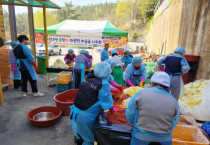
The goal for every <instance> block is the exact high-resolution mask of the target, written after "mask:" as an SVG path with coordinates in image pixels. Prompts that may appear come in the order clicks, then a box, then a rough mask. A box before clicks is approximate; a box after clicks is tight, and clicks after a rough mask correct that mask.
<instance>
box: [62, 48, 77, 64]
mask: <svg viewBox="0 0 210 145" xmlns="http://www.w3.org/2000/svg"><path fill="white" fill-rule="evenodd" d="M75 58H76V55H75V54H74V50H73V49H69V50H68V53H67V54H66V56H65V57H64V61H65V62H66V64H67V65H69V66H71V64H72V63H74V62H75Z"/></svg>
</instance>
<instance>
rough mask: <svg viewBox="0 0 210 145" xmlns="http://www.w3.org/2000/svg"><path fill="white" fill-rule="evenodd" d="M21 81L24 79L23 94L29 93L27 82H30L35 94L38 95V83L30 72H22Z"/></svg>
mask: <svg viewBox="0 0 210 145" xmlns="http://www.w3.org/2000/svg"><path fill="white" fill-rule="evenodd" d="M21 79H22V91H23V92H28V91H27V82H28V81H29V83H30V85H31V89H32V92H33V93H37V92H38V90H37V81H36V80H33V79H32V77H31V75H30V73H29V72H28V71H21Z"/></svg>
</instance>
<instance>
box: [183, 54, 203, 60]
mask: <svg viewBox="0 0 210 145" xmlns="http://www.w3.org/2000/svg"><path fill="white" fill-rule="evenodd" d="M183 57H185V58H186V60H187V61H198V59H199V56H198V55H191V54H183Z"/></svg>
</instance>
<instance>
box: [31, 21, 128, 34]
mask: <svg viewBox="0 0 210 145" xmlns="http://www.w3.org/2000/svg"><path fill="white" fill-rule="evenodd" d="M35 32H36V33H44V29H43V28H39V29H35ZM47 33H48V34H71V35H90V34H92V35H96V36H128V33H127V32H125V31H122V30H119V29H117V28H116V27H115V26H113V25H112V24H111V23H110V22H109V21H80V20H65V21H62V22H60V23H58V24H55V25H52V26H49V27H47Z"/></svg>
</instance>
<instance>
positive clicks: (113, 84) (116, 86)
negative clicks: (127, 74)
mask: <svg viewBox="0 0 210 145" xmlns="http://www.w3.org/2000/svg"><path fill="white" fill-rule="evenodd" d="M110 84H111V85H112V86H113V87H115V88H117V89H119V90H120V91H121V92H123V88H122V87H121V86H120V85H118V84H117V83H116V82H115V81H111V82H110Z"/></svg>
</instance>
